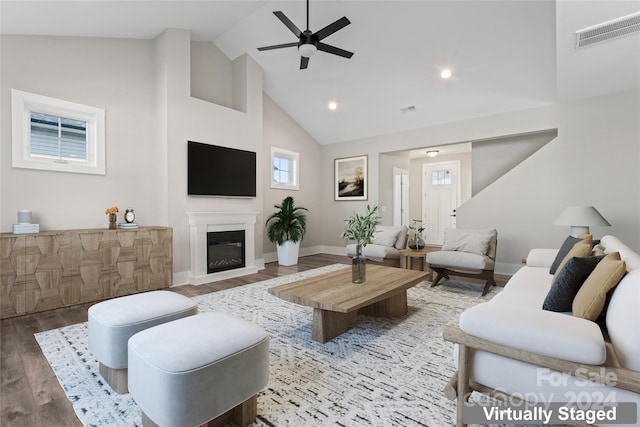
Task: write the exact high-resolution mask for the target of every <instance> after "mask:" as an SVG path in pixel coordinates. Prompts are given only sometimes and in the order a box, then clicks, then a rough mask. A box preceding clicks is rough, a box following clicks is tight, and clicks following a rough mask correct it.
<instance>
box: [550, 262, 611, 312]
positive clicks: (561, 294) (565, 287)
mask: <svg viewBox="0 0 640 427" xmlns="http://www.w3.org/2000/svg"><path fill="white" fill-rule="evenodd" d="M602 258H604V256H587V257H580V258H578V257H573V258H570V259H569V261H567V263H566V264H565V265H564V267H562V270H560V273H559V274H558V277H557V278H556V281H555V282H553V285H551V289H549V293H548V294H547V297H546V298H545V300H544V303H543V304H542V309H543V310H549V311H559V312H566V311H571V309H572V308H571V306H572V304H573V299H574V298H575V296H576V294H577V293H578V291H579V290H580V287H581V286H582V284H583V283H584V281H585V280H586V279H587V277H589V275H590V274H591V272H592V271H593V270H594V269H595V268H596V265H598V263H599V262H600V260H601V259H602Z"/></svg>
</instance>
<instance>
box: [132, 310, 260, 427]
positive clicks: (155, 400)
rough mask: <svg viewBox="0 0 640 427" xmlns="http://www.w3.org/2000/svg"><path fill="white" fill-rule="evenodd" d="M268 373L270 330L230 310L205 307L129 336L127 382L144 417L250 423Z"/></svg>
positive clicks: (159, 422)
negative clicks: (212, 310) (218, 310)
mask: <svg viewBox="0 0 640 427" xmlns="http://www.w3.org/2000/svg"><path fill="white" fill-rule="evenodd" d="M268 381H269V336H268V335H267V333H266V332H265V330H264V329H262V328H261V327H260V326H258V325H255V324H253V323H251V322H248V321H246V320H242V319H239V318H237V317H235V316H232V315H230V314H226V313H217V312H214V313H203V314H198V315H197V316H191V317H186V318H184V319H179V320H175V321H173V322H170V323H165V324H162V325H159V326H155V327H153V328H150V329H146V330H144V331H142V332H139V333H137V334H136V335H134V336H133V337H131V339H130V340H129V390H130V391H131V395H132V396H133V398H134V400H135V401H136V403H137V404H138V406H139V407H140V410H141V411H142V424H143V426H145V427H148V426H162V427H191V426H200V425H202V424H204V423H207V422H209V421H211V422H212V423H210V424H209V425H212V424H215V425H225V424H226V423H229V422H233V423H234V424H236V425H238V426H241V427H242V426H247V425H248V424H250V423H252V422H253V421H255V419H256V414H257V393H258V392H259V391H260V390H261V389H262V388H263V387H265V386H266V385H267V382H268Z"/></svg>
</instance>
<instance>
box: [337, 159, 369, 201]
mask: <svg viewBox="0 0 640 427" xmlns="http://www.w3.org/2000/svg"><path fill="white" fill-rule="evenodd" d="M333 180H334V198H335V200H367V184H368V176H367V156H366V155H364V156H356V157H345V158H341V159H335V160H334V178H333Z"/></svg>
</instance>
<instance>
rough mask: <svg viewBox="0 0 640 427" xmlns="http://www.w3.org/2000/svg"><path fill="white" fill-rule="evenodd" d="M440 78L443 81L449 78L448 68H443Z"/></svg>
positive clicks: (449, 71)
mask: <svg viewBox="0 0 640 427" xmlns="http://www.w3.org/2000/svg"><path fill="white" fill-rule="evenodd" d="M440 77H442V78H443V79H448V78H449V77H451V70H450V69H448V68H445V69H444V70H442V72H441V73H440Z"/></svg>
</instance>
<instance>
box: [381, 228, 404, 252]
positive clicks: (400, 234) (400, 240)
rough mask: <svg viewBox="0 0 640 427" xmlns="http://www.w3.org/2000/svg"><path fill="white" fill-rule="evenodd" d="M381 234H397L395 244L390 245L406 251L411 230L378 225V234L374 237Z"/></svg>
mask: <svg viewBox="0 0 640 427" xmlns="http://www.w3.org/2000/svg"><path fill="white" fill-rule="evenodd" d="M379 232H382V233H387V232H391V233H397V234H396V241H395V244H393V245H389V246H393V247H395V248H396V249H404V248H405V247H406V246H407V234H408V232H409V229H408V228H407V226H404V225H403V226H394V225H378V226H377V227H376V233H375V234H374V236H375V235H376V234H377V233H379ZM372 243H375V242H372Z"/></svg>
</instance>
